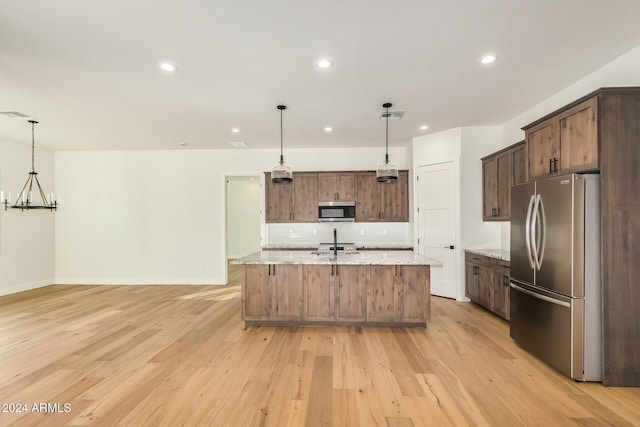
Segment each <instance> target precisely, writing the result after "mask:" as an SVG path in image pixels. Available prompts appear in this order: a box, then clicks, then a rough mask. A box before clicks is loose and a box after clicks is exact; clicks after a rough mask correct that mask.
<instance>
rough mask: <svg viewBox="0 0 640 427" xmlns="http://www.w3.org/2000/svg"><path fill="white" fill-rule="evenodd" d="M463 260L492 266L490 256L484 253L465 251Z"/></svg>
mask: <svg viewBox="0 0 640 427" xmlns="http://www.w3.org/2000/svg"><path fill="white" fill-rule="evenodd" d="M464 260H465V261H466V262H472V263H474V264H478V265H483V266H485V267H493V265H492V264H491V258H489V257H487V256H484V255H478V254H471V253H465V255H464Z"/></svg>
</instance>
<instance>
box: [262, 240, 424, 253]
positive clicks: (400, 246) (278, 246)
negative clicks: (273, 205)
mask: <svg viewBox="0 0 640 427" xmlns="http://www.w3.org/2000/svg"><path fill="white" fill-rule="evenodd" d="M329 243H330V242H329ZM340 243H342V242H338V244H340ZM332 244H333V243H332ZM318 245H319V243H316V244H310V243H306V244H305V243H303V244H293V243H275V244H269V245H264V246H262V250H287V249H290V250H296V251H298V250H307V249H308V250H310V251H315V250H316V249H317V248H318ZM355 245H356V248H358V249H362V250H379V251H384V250H406V251H410V250H412V249H413V247H412V246H410V245H407V244H402V243H390V244H363V245H361V244H357V243H356V244H355Z"/></svg>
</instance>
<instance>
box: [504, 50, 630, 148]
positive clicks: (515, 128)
mask: <svg viewBox="0 0 640 427" xmlns="http://www.w3.org/2000/svg"><path fill="white" fill-rule="evenodd" d="M610 86H640V46H638V47H636V48H635V49H632V50H630V51H629V52H627V53H626V54H624V55H622V56H620V57H619V58H617V59H615V60H613V61H611V62H610V63H608V64H607V65H605V66H604V67H602V68H600V69H598V70H596V71H594V72H592V73H590V74H588V75H587V76H586V77H584V78H583V79H581V80H578V81H577V82H575V83H574V84H572V85H571V86H569V87H567V88H565V89H563V90H561V91H560V92H558V93H556V94H555V95H553V96H552V97H550V98H547V99H545V100H544V101H543V102H541V103H539V104H538V105H536V106H534V107H532V108H530V109H528V110H527V111H524V112H522V113H520V114H518V115H517V116H515V117H514V118H513V119H511V120H509V121H508V122H507V123H505V124H503V125H502V137H503V146H505V147H506V146H508V145H510V144H513V143H514V142H517V141H520V140H522V139H524V131H522V130H521V128H522V127H523V126H526V125H528V124H529V123H531V122H533V121H535V120H537V119H539V118H541V117H544V116H546V115H547V114H549V113H552V112H553V111H555V110H557V109H558V108H561V107H563V106H564V105H566V104H569V103H570V102H573V101H575V100H576V99H578V98H581V97H583V96H584V95H587V94H588V93H590V92H593V91H594V90H596V89H599V88H601V87H610Z"/></svg>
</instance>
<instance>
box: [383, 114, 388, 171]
mask: <svg viewBox="0 0 640 427" xmlns="http://www.w3.org/2000/svg"><path fill="white" fill-rule="evenodd" d="M385 121H386V126H387V133H386V135H385V143H384V152H385V154H384V162H385V164H388V163H389V107H387V112H386V113H385Z"/></svg>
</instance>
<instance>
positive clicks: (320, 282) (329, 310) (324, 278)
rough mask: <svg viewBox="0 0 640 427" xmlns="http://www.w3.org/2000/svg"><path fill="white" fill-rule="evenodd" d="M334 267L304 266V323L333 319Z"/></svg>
mask: <svg viewBox="0 0 640 427" xmlns="http://www.w3.org/2000/svg"><path fill="white" fill-rule="evenodd" d="M335 278H336V273H335V266H333V265H332V266H328V265H305V266H304V288H303V289H304V290H303V292H304V315H303V319H304V320H306V321H333V320H334V319H335V303H334V301H335V293H334V288H335Z"/></svg>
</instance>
